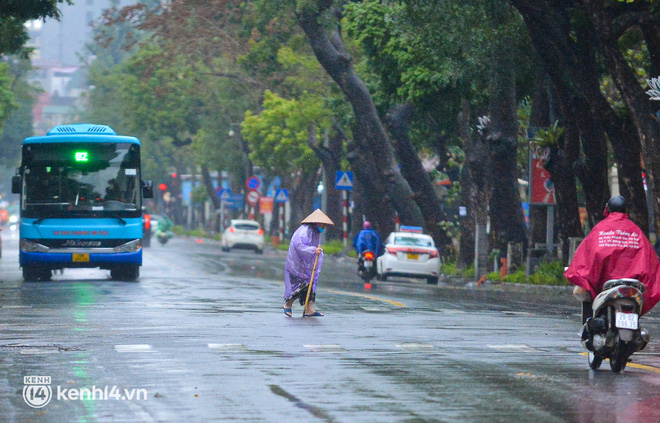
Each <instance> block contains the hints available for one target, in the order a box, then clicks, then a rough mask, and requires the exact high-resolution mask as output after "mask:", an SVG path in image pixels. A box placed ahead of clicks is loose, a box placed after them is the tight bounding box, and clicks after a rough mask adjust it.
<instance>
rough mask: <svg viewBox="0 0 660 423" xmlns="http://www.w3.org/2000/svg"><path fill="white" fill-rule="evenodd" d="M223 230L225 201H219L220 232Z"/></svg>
mask: <svg viewBox="0 0 660 423" xmlns="http://www.w3.org/2000/svg"><path fill="white" fill-rule="evenodd" d="M224 230H225V200H220V232H222V231H224Z"/></svg>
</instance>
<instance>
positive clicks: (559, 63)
mask: <svg viewBox="0 0 660 423" xmlns="http://www.w3.org/2000/svg"><path fill="white" fill-rule="evenodd" d="M509 2H510V3H511V4H513V6H514V7H516V9H518V11H519V12H520V13H521V15H522V16H523V19H524V20H525V23H526V25H527V28H528V30H529V33H530V37H531V39H532V43H533V44H534V47H535V49H536V51H537V53H538V55H539V57H541V59H542V60H543V61H544V63H545V69H546V71H547V73H548V75H549V76H550V79H551V81H552V83H553V86H554V87H555V92H556V93H557V98H558V100H559V101H560V103H561V104H562V109H563V110H564V111H565V112H566V113H567V114H568V115H570V116H574V117H575V119H576V123H577V125H578V128H579V130H580V135H581V137H582V145H583V151H584V154H585V162H584V163H576V164H575V168H576V174H577V175H578V177H579V178H580V181H581V182H582V185H583V191H584V192H585V200H586V203H587V212H588V214H589V224H590V227H593V225H594V224H595V223H596V222H598V221H599V220H600V219H602V210H603V205H604V204H605V202H606V201H607V199H608V198H609V188H608V185H607V148H606V141H605V134H604V131H603V128H602V126H600V122H599V120H598V119H597V117H596V116H594V113H593V111H592V109H591V108H590V102H589V101H588V100H587V99H586V98H585V94H584V90H581V89H580V87H581V86H584V84H585V83H587V82H592V81H593V78H594V77H595V78H596V82H597V77H598V75H597V74H596V75H594V73H593V72H592V71H591V68H589V67H588V66H587V68H586V69H585V65H584V64H585V63H591V62H593V57H592V54H590V51H589V50H587V51H586V52H585V51H577V50H579V48H583V47H584V46H577V47H576V45H575V43H574V41H573V38H572V37H573V35H574V33H573V32H572V28H571V22H570V14H569V13H568V12H566V11H564V12H566V13H558V12H557V10H556V9H553V8H552V7H551V6H549V5H548V3H547V2H546V1H537V0H509ZM578 47H579V48H578ZM587 47H588V46H587Z"/></svg>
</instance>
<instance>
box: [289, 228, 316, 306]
mask: <svg viewBox="0 0 660 423" xmlns="http://www.w3.org/2000/svg"><path fill="white" fill-rule="evenodd" d="M320 243H321V232H319V230H318V229H317V227H316V224H313V223H304V224H302V225H300V227H299V228H298V229H297V230H296V231H295V232H294V233H293V236H292V237H291V243H290V244H289V253H288V254H287V256H286V265H285V266H284V286H285V291H284V301H287V300H289V299H290V298H291V297H297V296H298V295H299V294H300V293H301V290H300V288H303V291H302V292H304V293H305V294H306V293H307V290H306V289H304V287H305V286H306V285H308V284H309V280H310V279H311V277H312V269H313V268H314V260H315V259H316V254H315V253H314V252H315V251H316V247H318V246H319V244H320ZM322 264H323V253H322V252H321V254H319V260H318V263H316V272H315V274H314V283H313V284H312V294H311V295H310V299H311V301H313V298H314V297H313V296H314V294H315V293H316V284H317V282H318V279H319V273H320V272H321V265H322ZM300 300H301V302H302V301H303V300H304V298H300Z"/></svg>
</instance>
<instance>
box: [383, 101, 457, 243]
mask: <svg viewBox="0 0 660 423" xmlns="http://www.w3.org/2000/svg"><path fill="white" fill-rule="evenodd" d="M412 112H413V106H412V105H411V104H406V105H401V106H395V107H393V108H392V109H391V110H390V113H388V115H387V124H388V127H389V130H390V132H391V134H392V143H393V144H394V149H395V151H396V155H397V158H398V159H399V163H401V173H402V174H403V176H404V177H405V178H406V181H408V184H409V185H410V186H411V187H415V191H414V192H413V198H414V199H415V201H416V202H417V204H418V205H419V208H420V210H421V211H422V214H423V215H424V221H425V225H424V228H425V229H426V232H427V233H429V234H430V235H431V236H432V237H433V239H434V240H435V244H436V246H437V247H438V248H440V250H441V251H442V252H445V250H446V248H447V246H449V245H450V244H451V237H450V236H448V235H447V233H446V232H445V231H444V230H443V229H442V228H441V227H440V225H439V223H440V222H442V221H444V220H446V216H445V213H444V210H443V206H442V203H441V201H440V199H439V198H438V197H437V195H436V194H435V189H434V188H433V183H432V182H431V178H430V177H429V174H428V172H427V171H426V170H425V169H424V167H423V166H422V161H421V160H420V159H419V156H418V155H417V152H416V151H415V147H414V146H413V144H412V141H411V140H410V136H409V135H408V120H409V119H410V116H411V115H412Z"/></svg>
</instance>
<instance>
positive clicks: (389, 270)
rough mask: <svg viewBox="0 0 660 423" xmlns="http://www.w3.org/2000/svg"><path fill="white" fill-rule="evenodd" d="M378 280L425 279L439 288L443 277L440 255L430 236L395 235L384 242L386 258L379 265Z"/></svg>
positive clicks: (402, 233) (381, 258)
mask: <svg viewBox="0 0 660 423" xmlns="http://www.w3.org/2000/svg"><path fill="white" fill-rule="evenodd" d="M376 265H377V269H376V270H377V273H378V278H379V279H380V280H383V281H384V280H387V278H388V276H405V277H411V278H425V279H426V281H427V283H429V284H437V283H438V276H439V275H440V254H439V253H438V249H437V248H435V244H434V243H433V238H431V237H430V236H429V235H425V234H422V233H413V232H392V233H391V234H390V236H389V237H387V240H386V241H385V254H383V255H382V256H380V257H378V260H377V261H376Z"/></svg>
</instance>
